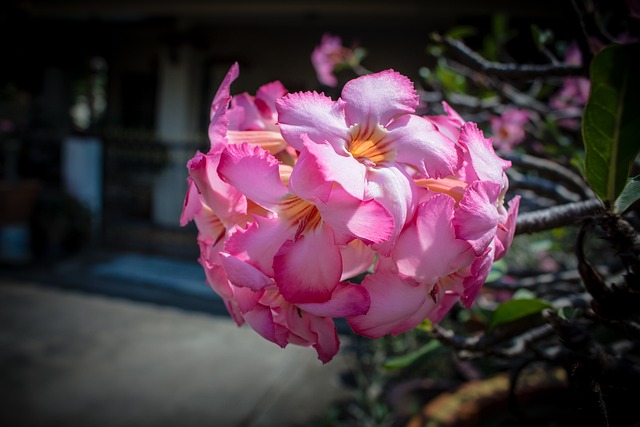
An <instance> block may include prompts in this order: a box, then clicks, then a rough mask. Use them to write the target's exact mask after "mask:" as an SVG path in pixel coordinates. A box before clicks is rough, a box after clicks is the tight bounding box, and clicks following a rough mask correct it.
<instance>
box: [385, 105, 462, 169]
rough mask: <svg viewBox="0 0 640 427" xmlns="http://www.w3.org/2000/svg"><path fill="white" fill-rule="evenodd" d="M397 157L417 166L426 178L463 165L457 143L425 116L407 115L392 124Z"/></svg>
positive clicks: (391, 131)
mask: <svg viewBox="0 0 640 427" xmlns="http://www.w3.org/2000/svg"><path fill="white" fill-rule="evenodd" d="M387 130H388V131H389V135H388V138H392V140H393V144H394V147H395V150H396V153H397V155H396V161H398V162H401V163H406V164H409V165H412V166H414V167H416V168H417V169H418V170H419V171H420V172H422V173H423V174H424V175H425V176H426V177H427V178H444V177H446V176H449V175H453V174H454V173H455V172H456V171H457V170H458V169H459V168H460V166H461V164H462V163H461V162H462V158H461V153H460V150H459V148H458V146H457V144H456V143H455V142H454V141H453V140H452V139H450V138H449V137H447V136H446V135H445V134H444V133H442V132H440V131H439V130H438V128H437V127H436V126H435V125H434V124H433V123H431V122H430V121H429V120H427V119H425V118H424V117H418V116H414V115H405V116H402V117H399V118H398V119H396V120H394V121H393V122H392V123H391V124H390V125H389V126H387Z"/></svg>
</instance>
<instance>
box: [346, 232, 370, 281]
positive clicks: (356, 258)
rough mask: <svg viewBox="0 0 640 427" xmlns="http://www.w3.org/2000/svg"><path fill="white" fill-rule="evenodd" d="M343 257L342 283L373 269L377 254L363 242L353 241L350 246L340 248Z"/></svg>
mask: <svg viewBox="0 0 640 427" xmlns="http://www.w3.org/2000/svg"><path fill="white" fill-rule="evenodd" d="M340 255H341V256H342V276H341V277H340V281H344V280H348V279H351V278H352V277H355V276H357V275H359V274H362V273H364V272H365V271H367V270H368V269H369V267H371V265H372V264H373V260H374V258H375V252H374V251H372V250H371V248H370V247H369V246H367V245H365V244H364V242H363V241H362V240H358V239H356V240H352V241H351V242H349V244H348V245H346V246H344V245H342V246H340Z"/></svg>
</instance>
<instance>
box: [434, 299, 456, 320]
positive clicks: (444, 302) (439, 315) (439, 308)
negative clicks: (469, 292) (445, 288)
mask: <svg viewBox="0 0 640 427" xmlns="http://www.w3.org/2000/svg"><path fill="white" fill-rule="evenodd" d="M438 301H439V303H438V305H436V307H435V309H434V310H433V311H431V313H429V316H428V317H429V320H431V321H432V322H439V321H441V320H442V319H443V318H444V316H445V315H446V314H447V313H448V312H449V310H451V308H452V307H453V306H454V305H456V303H457V302H458V301H459V297H458V295H455V294H451V293H444V295H442V297H439V299H438Z"/></svg>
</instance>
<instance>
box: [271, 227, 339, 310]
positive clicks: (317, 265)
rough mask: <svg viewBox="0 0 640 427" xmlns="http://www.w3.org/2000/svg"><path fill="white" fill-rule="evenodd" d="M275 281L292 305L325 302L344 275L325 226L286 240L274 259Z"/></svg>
mask: <svg viewBox="0 0 640 427" xmlns="http://www.w3.org/2000/svg"><path fill="white" fill-rule="evenodd" d="M273 269H274V278H275V280H276V283H277V284H278V288H279V289H280V293H281V294H282V296H283V297H284V298H285V299H286V300H287V301H289V302H291V303H294V304H298V303H306V302H324V301H327V300H328V299H329V298H331V294H332V293H333V290H334V289H335V288H336V286H337V285H338V281H339V280H340V275H341V274H342V259H341V258H340V251H339V250H338V247H337V246H336V244H335V242H334V240H333V233H332V232H331V230H330V228H328V227H327V226H326V225H321V226H320V227H317V228H316V229H315V230H310V231H307V232H305V233H304V235H302V236H300V237H298V239H297V240H295V241H293V240H287V241H286V242H285V243H284V244H283V245H282V246H281V247H280V250H279V251H278V253H277V254H276V256H275V257H274V258H273Z"/></svg>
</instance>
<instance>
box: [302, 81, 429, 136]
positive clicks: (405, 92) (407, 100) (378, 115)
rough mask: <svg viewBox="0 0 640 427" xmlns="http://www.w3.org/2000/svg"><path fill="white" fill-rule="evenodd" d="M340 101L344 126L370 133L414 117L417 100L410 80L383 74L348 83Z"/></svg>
mask: <svg viewBox="0 0 640 427" xmlns="http://www.w3.org/2000/svg"><path fill="white" fill-rule="evenodd" d="M342 99H343V100H344V101H345V102H346V104H345V115H346V119H347V124H348V125H349V126H351V125H354V124H360V126H362V127H363V128H365V129H369V130H373V129H374V127H375V126H377V125H382V126H386V125H387V124H388V123H389V122H390V121H391V119H393V118H394V117H396V116H398V115H400V114H407V113H414V112H415V111H416V107H417V106H418V100H419V97H418V93H417V92H416V90H415V88H414V87H413V83H412V82H411V80H409V79H408V78H407V77H405V76H403V75H402V74H400V73H398V72H396V71H393V70H386V71H381V72H379V73H375V74H369V75H366V76H362V77H358V78H357V79H354V80H351V81H350V82H348V83H347V84H345V85H344V88H343V89H342ZM312 139H314V138H312Z"/></svg>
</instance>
